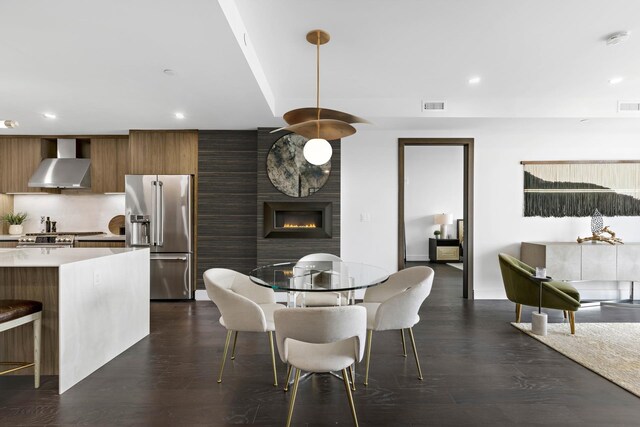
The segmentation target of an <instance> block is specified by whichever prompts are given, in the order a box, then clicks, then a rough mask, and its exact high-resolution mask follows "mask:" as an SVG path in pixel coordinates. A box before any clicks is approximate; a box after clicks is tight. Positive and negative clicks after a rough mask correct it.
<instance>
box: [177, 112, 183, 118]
mask: <svg viewBox="0 0 640 427" xmlns="http://www.w3.org/2000/svg"><path fill="white" fill-rule="evenodd" d="M176 119H184V114H183V113H176Z"/></svg>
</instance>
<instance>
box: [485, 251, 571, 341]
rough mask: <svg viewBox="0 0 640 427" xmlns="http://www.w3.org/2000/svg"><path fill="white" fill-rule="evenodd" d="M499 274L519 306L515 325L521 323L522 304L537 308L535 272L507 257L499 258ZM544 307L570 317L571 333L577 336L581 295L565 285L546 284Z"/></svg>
mask: <svg viewBox="0 0 640 427" xmlns="http://www.w3.org/2000/svg"><path fill="white" fill-rule="evenodd" d="M498 260H499V262H500V271H501V272H502V281H503V282H504V290H505V291H506V292H507V298H509V300H510V301H512V302H515V303H516V322H520V316H521V314H522V305H530V306H533V307H537V306H538V300H539V298H540V284H539V282H536V281H535V280H532V279H531V276H533V275H535V269H534V268H533V267H530V266H528V265H527V264H525V263H524V262H522V261H520V260H518V259H517V258H514V257H512V256H511V255H507V254H500V255H498ZM542 286H543V288H542V307H544V308H551V309H556V310H562V311H563V312H564V315H565V317H567V313H568V314H569V323H570V325H571V333H572V334H575V333H576V323H575V312H576V311H577V310H578V308H580V293H579V292H578V291H577V290H576V288H574V287H573V286H571V285H570V284H568V283H565V282H556V281H551V282H544V283H543V284H542Z"/></svg>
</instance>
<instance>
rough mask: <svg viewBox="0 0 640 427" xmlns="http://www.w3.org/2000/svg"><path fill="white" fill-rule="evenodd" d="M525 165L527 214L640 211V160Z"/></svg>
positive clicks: (617, 214) (634, 212) (627, 214)
mask: <svg viewBox="0 0 640 427" xmlns="http://www.w3.org/2000/svg"><path fill="white" fill-rule="evenodd" d="M520 163H521V164H522V165H524V216H541V217H567V216H570V217H584V216H590V215H591V214H592V213H593V211H594V210H595V209H598V210H599V211H600V212H601V213H602V214H603V215H604V216H608V217H611V216H639V215H640V160H619V161H615V160H612V161H557V162H554V161H540V162H520Z"/></svg>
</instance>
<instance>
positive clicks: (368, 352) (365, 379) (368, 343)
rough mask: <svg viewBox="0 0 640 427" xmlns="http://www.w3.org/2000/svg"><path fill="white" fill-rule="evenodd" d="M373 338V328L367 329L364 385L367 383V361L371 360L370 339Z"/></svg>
mask: <svg viewBox="0 0 640 427" xmlns="http://www.w3.org/2000/svg"><path fill="white" fill-rule="evenodd" d="M372 338H373V329H369V330H368V331H367V361H366V367H365V373H364V385H365V386H367V385H369V363H370V362H371V339H372Z"/></svg>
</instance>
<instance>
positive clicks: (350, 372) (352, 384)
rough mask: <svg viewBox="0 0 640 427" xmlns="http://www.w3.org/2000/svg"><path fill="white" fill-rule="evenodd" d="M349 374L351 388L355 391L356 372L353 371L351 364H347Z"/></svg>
mask: <svg viewBox="0 0 640 427" xmlns="http://www.w3.org/2000/svg"><path fill="white" fill-rule="evenodd" d="M349 374H350V375H351V377H350V378H351V390H353V391H356V374H355V373H354V372H353V365H349Z"/></svg>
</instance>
